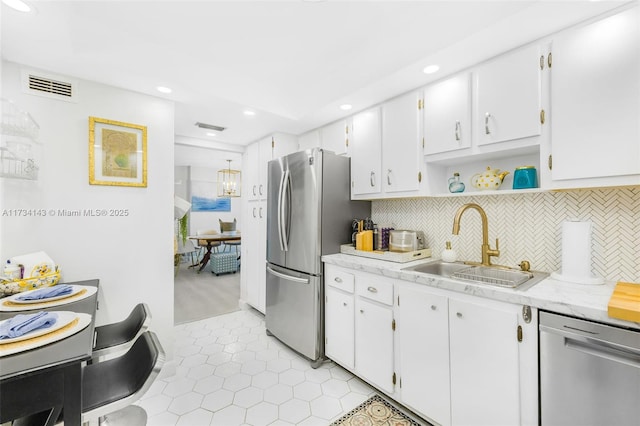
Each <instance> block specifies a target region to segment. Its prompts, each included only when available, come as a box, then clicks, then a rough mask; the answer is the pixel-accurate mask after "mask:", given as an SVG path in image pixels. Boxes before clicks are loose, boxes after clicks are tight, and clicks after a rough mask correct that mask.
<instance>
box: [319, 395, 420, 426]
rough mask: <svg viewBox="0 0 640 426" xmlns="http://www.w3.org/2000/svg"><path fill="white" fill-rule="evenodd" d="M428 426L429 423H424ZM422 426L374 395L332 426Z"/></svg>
mask: <svg viewBox="0 0 640 426" xmlns="http://www.w3.org/2000/svg"><path fill="white" fill-rule="evenodd" d="M424 424H427V423H424ZM362 425H367V426H388V425H393V426H421V424H420V423H418V422H416V421H415V420H412V419H410V418H409V417H407V416H406V415H405V414H404V413H402V412H401V411H400V410H398V409H397V408H396V407H394V406H393V405H391V404H389V403H388V402H387V401H386V400H384V398H382V397H381V396H380V395H374V396H372V397H371V398H369V399H367V400H366V401H365V402H363V403H362V404H360V405H358V406H357V407H356V408H354V409H353V410H351V411H349V412H348V413H347V414H345V415H344V416H342V417H340V418H339V419H338V420H336V421H335V422H333V423H331V425H330V426H362Z"/></svg>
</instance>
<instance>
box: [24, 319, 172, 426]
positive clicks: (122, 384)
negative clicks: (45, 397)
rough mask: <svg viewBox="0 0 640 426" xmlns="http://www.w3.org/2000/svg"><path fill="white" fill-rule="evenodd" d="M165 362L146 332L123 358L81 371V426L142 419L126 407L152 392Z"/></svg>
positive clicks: (30, 424)
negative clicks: (150, 389) (112, 420)
mask: <svg viewBox="0 0 640 426" xmlns="http://www.w3.org/2000/svg"><path fill="white" fill-rule="evenodd" d="M164 362H165V353H164V350H163V348H162V345H160V341H159V340H158V337H157V336H156V335H155V333H154V332H152V331H146V332H144V333H143V334H142V335H141V336H140V338H139V339H137V340H136V342H135V343H134V345H133V346H132V347H131V349H129V351H128V352H126V353H125V354H124V355H122V356H120V357H117V358H112V359H109V360H106V361H102V362H97V363H94V364H88V365H86V366H85V367H84V368H83V370H82V423H83V424H84V425H88V424H89V422H92V421H95V420H96V419H97V420H98V424H100V425H105V419H108V418H109V417H113V418H122V417H124V416H126V415H127V413H128V412H129V413H131V414H133V415H135V416H136V417H137V418H140V413H137V412H136V411H134V410H127V407H129V406H130V405H131V404H132V403H134V402H136V401H137V400H139V399H140V398H141V397H142V396H143V395H144V394H145V393H146V392H147V391H148V390H149V388H150V387H151V385H152V384H153V382H154V381H155V379H156V377H157V376H158V374H159V373H160V370H161V369H162V366H163V365H164ZM138 411H139V410H138ZM116 413H117V414H116ZM48 415H49V412H41V413H37V414H34V415H29V416H26V417H23V418H20V419H17V420H14V421H13V423H12V425H13V426H36V425H42V424H44V421H45V420H46V418H47V416H48ZM144 417H145V418H146V416H144ZM59 420H62V419H59ZM137 421H138V420H136V419H126V420H123V419H121V421H119V423H120V424H128V425H133V424H136V425H138V424H140V423H136V422H137ZM143 424H144V423H143Z"/></svg>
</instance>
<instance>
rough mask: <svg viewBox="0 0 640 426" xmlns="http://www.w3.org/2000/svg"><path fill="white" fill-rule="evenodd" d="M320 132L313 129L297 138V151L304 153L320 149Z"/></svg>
mask: <svg viewBox="0 0 640 426" xmlns="http://www.w3.org/2000/svg"><path fill="white" fill-rule="evenodd" d="M321 146H322V145H321V144H320V130H319V129H315V130H312V131H310V132H307V133H303V134H301V135H300V136H298V150H300V151H304V150H306V149H311V148H320V147H321Z"/></svg>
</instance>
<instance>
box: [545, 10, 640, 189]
mask: <svg viewBox="0 0 640 426" xmlns="http://www.w3.org/2000/svg"><path fill="white" fill-rule="evenodd" d="M638 16H639V12H638V7H635V8H632V9H630V10H628V11H625V12H623V13H620V14H617V15H614V16H610V17H608V18H606V19H603V20H602V21H598V22H595V23H593V24H590V25H587V26H583V27H580V28H577V29H572V30H569V31H567V32H565V33H563V34H561V35H560V36H559V37H557V38H555V39H554V40H553V44H552V50H553V62H552V67H551V80H552V85H551V107H552V113H553V119H552V121H551V126H552V128H551V137H552V141H551V152H552V155H553V169H552V171H551V174H552V178H553V179H554V180H560V179H578V178H589V177H608V176H624V175H633V174H640V143H638V141H639V140H640V125H638V120H639V118H640V101H639V99H640V78H639V77H638V76H640V25H639V22H638V21H639V17H638Z"/></svg>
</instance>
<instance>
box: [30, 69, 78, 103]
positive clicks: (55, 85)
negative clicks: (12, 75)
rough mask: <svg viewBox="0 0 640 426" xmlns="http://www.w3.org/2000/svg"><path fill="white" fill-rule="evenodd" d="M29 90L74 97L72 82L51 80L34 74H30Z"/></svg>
mask: <svg viewBox="0 0 640 426" xmlns="http://www.w3.org/2000/svg"><path fill="white" fill-rule="evenodd" d="M29 90H37V91H39V92H45V93H49V94H52V95H57V96H64V97H66V98H71V97H73V85H72V84H71V83H67V82H65V81H56V80H51V79H49V78H44V77H38V76H37V75H32V74H29Z"/></svg>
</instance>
